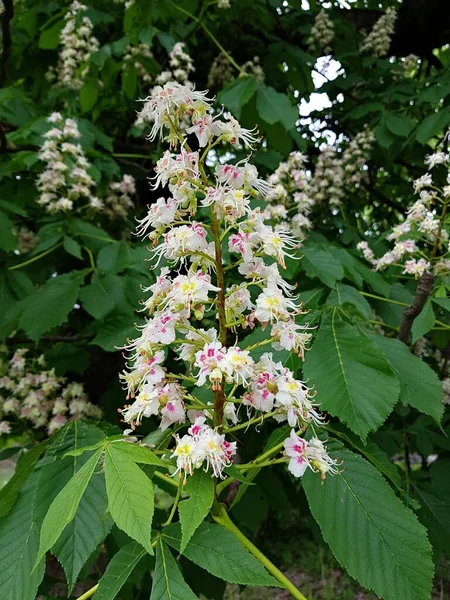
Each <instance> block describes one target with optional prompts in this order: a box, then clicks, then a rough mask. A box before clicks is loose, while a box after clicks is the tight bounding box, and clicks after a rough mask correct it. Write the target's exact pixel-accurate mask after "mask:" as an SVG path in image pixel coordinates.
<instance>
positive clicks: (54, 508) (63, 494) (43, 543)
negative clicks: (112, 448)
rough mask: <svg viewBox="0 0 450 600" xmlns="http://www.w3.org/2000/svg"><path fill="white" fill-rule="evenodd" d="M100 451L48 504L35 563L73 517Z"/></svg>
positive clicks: (99, 451) (98, 451)
mask: <svg viewBox="0 0 450 600" xmlns="http://www.w3.org/2000/svg"><path fill="white" fill-rule="evenodd" d="M101 452H102V451H101V449H99V450H97V451H96V452H95V453H94V454H93V455H92V456H91V458H90V459H89V460H88V461H87V462H86V463H85V464H84V465H83V466H82V467H81V469H80V470H79V471H77V473H75V475H74V476H73V477H72V479H71V480H70V481H69V483H68V484H67V485H66V486H65V487H64V488H63V489H62V490H61V491H60V492H59V494H58V495H57V496H56V498H55V499H54V500H53V502H52V504H51V505H50V508H49V509H48V512H47V514H46V515H45V517H44V521H43V523H42V527H41V532H40V541H39V552H38V556H37V559H36V563H38V562H39V561H40V560H41V558H42V557H43V556H44V555H45V553H46V552H47V551H48V550H50V548H51V547H52V546H53V544H55V542H56V541H57V540H58V538H59V536H60V535H61V533H62V532H63V530H64V528H65V527H66V525H67V524H68V523H70V521H72V519H73V518H74V517H75V514H76V512H77V509H78V506H79V504H80V500H81V497H82V496H83V494H84V492H85V490H86V488H87V486H88V483H89V481H90V479H91V477H92V475H93V473H94V469H95V467H96V465H97V463H98V459H99V458H100V454H101Z"/></svg>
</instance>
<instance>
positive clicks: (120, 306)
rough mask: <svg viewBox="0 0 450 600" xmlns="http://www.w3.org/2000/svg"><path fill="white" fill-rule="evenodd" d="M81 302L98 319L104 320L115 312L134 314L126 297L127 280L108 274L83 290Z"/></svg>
mask: <svg viewBox="0 0 450 600" xmlns="http://www.w3.org/2000/svg"><path fill="white" fill-rule="evenodd" d="M80 300H81V302H82V304H83V308H84V309H85V310H86V311H87V312H88V313H89V314H90V315H92V316H93V317H95V318H96V319H103V318H104V317H106V315H108V314H109V313H111V312H112V311H113V310H117V311H118V312H122V313H126V312H128V313H130V321H131V320H132V319H131V314H132V313H133V308H132V307H131V305H130V304H129V303H128V301H127V298H126V296H125V279H124V278H123V277H119V276H118V275H113V274H112V273H106V274H105V275H103V276H102V277H99V278H97V279H95V281H93V282H92V283H91V284H90V285H87V286H85V287H83V288H82V290H81V292H80Z"/></svg>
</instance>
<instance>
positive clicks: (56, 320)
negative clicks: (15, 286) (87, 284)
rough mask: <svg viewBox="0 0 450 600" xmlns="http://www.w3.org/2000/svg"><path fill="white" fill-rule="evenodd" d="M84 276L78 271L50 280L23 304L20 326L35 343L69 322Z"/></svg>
mask: <svg viewBox="0 0 450 600" xmlns="http://www.w3.org/2000/svg"><path fill="white" fill-rule="evenodd" d="M82 277H83V275H82V274H80V273H77V272H76V271H74V272H72V273H69V274H66V275H59V276H58V277H55V278H52V279H50V280H49V281H48V282H47V283H46V284H45V285H44V287H43V288H42V290H41V291H40V292H37V293H35V294H32V295H31V296H29V297H28V298H27V299H26V300H25V301H24V304H23V313H22V316H21V317H20V321H19V325H20V327H21V329H23V330H24V331H25V333H26V334H27V335H28V336H29V337H30V338H31V339H32V340H34V341H37V340H38V339H39V338H40V336H41V335H42V334H43V333H45V332H47V331H49V330H50V329H52V328H53V327H56V326H57V325H61V324H62V323H64V321H66V320H67V318H68V315H69V313H70V311H71V310H72V308H73V305H74V304H75V302H76V301H77V298H78V292H79V289H80V284H81V281H82Z"/></svg>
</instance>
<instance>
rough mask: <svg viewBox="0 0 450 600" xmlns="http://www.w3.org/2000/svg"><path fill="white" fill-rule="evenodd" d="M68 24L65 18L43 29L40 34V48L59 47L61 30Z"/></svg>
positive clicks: (51, 48)
mask: <svg viewBox="0 0 450 600" xmlns="http://www.w3.org/2000/svg"><path fill="white" fill-rule="evenodd" d="M65 24H66V22H65V20H64V19H60V20H59V21H56V23H54V24H53V25H52V26H51V27H48V28H47V29H44V30H43V31H41V35H40V36H39V48H42V50H54V49H55V48H57V47H58V45H59V41H60V34H61V31H62V29H63V27H64V25H65Z"/></svg>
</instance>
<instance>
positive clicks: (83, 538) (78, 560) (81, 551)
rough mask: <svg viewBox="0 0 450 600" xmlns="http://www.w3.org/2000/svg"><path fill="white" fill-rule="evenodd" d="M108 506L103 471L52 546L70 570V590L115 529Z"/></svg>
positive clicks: (68, 580) (89, 485) (93, 481)
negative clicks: (85, 566) (91, 557)
mask: <svg viewBox="0 0 450 600" xmlns="http://www.w3.org/2000/svg"><path fill="white" fill-rule="evenodd" d="M106 508H107V499H106V490H105V480H104V478H103V476H102V475H94V476H93V477H92V479H91V480H90V482H89V484H88V486H87V488H86V491H85V492H84V494H83V496H82V498H81V501H80V505H79V506H78V510H77V512H76V514H75V518H74V519H73V521H71V522H70V523H69V524H68V525H67V526H66V527H65V529H64V531H63V532H62V534H61V536H60V538H59V539H58V541H57V542H56V544H55V545H54V546H53V548H52V554H54V555H55V556H56V558H57V559H58V561H59V563H60V564H61V565H62V567H63V569H64V572H65V574H66V578H67V585H68V588H69V593H70V592H71V591H72V589H73V586H74V585H75V583H76V581H77V578H78V575H79V574H80V571H81V569H82V568H83V567H84V565H85V564H86V562H87V560H88V559H89V557H90V556H91V554H92V553H93V552H94V551H95V549H96V548H97V546H98V545H99V544H100V543H101V542H102V541H103V540H104V539H105V537H106V536H107V535H108V533H109V530H110V529H111V526H112V521H111V519H110V518H109V517H107V516H106Z"/></svg>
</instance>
